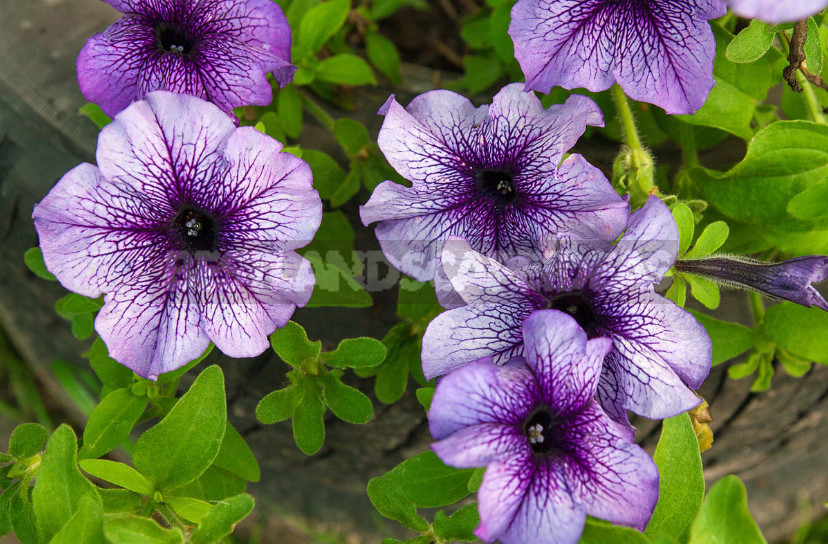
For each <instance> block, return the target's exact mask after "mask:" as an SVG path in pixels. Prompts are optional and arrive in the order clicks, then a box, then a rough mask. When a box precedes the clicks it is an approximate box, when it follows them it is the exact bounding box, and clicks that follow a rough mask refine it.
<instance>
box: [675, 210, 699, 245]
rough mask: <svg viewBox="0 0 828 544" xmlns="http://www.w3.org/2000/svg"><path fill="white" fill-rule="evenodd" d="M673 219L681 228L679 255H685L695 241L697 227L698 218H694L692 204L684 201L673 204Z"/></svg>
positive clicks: (679, 228)
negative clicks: (694, 234)
mask: <svg viewBox="0 0 828 544" xmlns="http://www.w3.org/2000/svg"><path fill="white" fill-rule="evenodd" d="M672 212H673V219H675V220H676V225H677V226H678V230H679V239H680V240H681V242H680V243H679V255H684V252H685V251H687V249H688V248H689V247H690V244H691V243H692V242H693V231H694V230H695V228H696V220H695V219H694V218H693V211H692V210H690V206H688V205H687V204H684V203H682V202H679V203H677V204H676V205H675V206H673V209H672Z"/></svg>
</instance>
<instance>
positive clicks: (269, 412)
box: [256, 384, 304, 425]
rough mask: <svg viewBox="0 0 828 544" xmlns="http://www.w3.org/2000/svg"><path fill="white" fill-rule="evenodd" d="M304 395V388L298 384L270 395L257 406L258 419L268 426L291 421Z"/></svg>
mask: <svg viewBox="0 0 828 544" xmlns="http://www.w3.org/2000/svg"><path fill="white" fill-rule="evenodd" d="M303 393H304V390H303V389H302V386H301V385H297V384H291V385H289V386H287V387H285V388H284V389H278V390H276V391H273V392H271V393H268V394H267V395H265V397H264V398H263V399H262V400H261V401H259V404H258V406H256V418H257V419H258V420H259V421H260V422H262V423H264V424H266V425H268V424H272V423H278V422H280V421H284V420H286V419H290V418H291V417H293V412H294V410H296V407H297V406H299V403H300V402H301V401H302V395H303Z"/></svg>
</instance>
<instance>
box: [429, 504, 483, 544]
mask: <svg viewBox="0 0 828 544" xmlns="http://www.w3.org/2000/svg"><path fill="white" fill-rule="evenodd" d="M479 523H480V515H479V514H478V513H477V504H467V505H466V506H464V507H463V508H460V509H459V510H457V511H456V512H455V513H453V514H452V515H450V516H446V514H445V512H443V511H442V510H440V511H439V512H437V513H436V514H435V515H434V525H433V526H434V533H435V534H436V535H437V536H439V537H440V538H443V539H445V540H446V541H448V542H451V541H454V540H459V541H461V542H473V541H475V540H477V537H476V536H475V534H474V529H475V527H477V525H478V524H479Z"/></svg>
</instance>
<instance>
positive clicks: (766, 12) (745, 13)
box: [727, 0, 828, 23]
mask: <svg viewBox="0 0 828 544" xmlns="http://www.w3.org/2000/svg"><path fill="white" fill-rule="evenodd" d="M727 3H728V5H729V6H730V8H731V9H732V10H733V13H735V14H736V15H738V16H739V17H747V18H751V19H752V18H756V19H762V20H763V21H766V22H768V23H786V22H792V21H800V20H802V19H805V18H807V17H810V16H811V15H815V14H816V13H819V12H820V11H822V10H823V9H825V8H826V7H828V1H826V0H727Z"/></svg>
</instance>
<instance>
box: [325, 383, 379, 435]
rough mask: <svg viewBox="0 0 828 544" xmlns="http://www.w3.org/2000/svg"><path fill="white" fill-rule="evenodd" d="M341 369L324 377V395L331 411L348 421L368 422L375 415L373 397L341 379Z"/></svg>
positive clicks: (356, 422)
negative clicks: (367, 395)
mask: <svg viewBox="0 0 828 544" xmlns="http://www.w3.org/2000/svg"><path fill="white" fill-rule="evenodd" d="M341 375H342V371H341V370H335V371H333V372H330V373H328V374H326V375H324V376H322V377H320V381H321V382H322V396H323V398H324V400H325V404H327V405H328V408H330V410H331V412H333V414H334V415H335V416H336V417H338V418H339V419H341V420H342V421H347V422H348V423H355V424H357V425H360V424H362V423H367V422H368V420H370V419H371V416H373V415H374V406H373V405H372V404H371V399H369V398H368V397H366V396H365V395H364V394H363V393H362V392H360V391H359V390H357V389H354V388H353V387H351V386H349V385H345V384H344V383H342V382H341V381H340V376H341Z"/></svg>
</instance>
